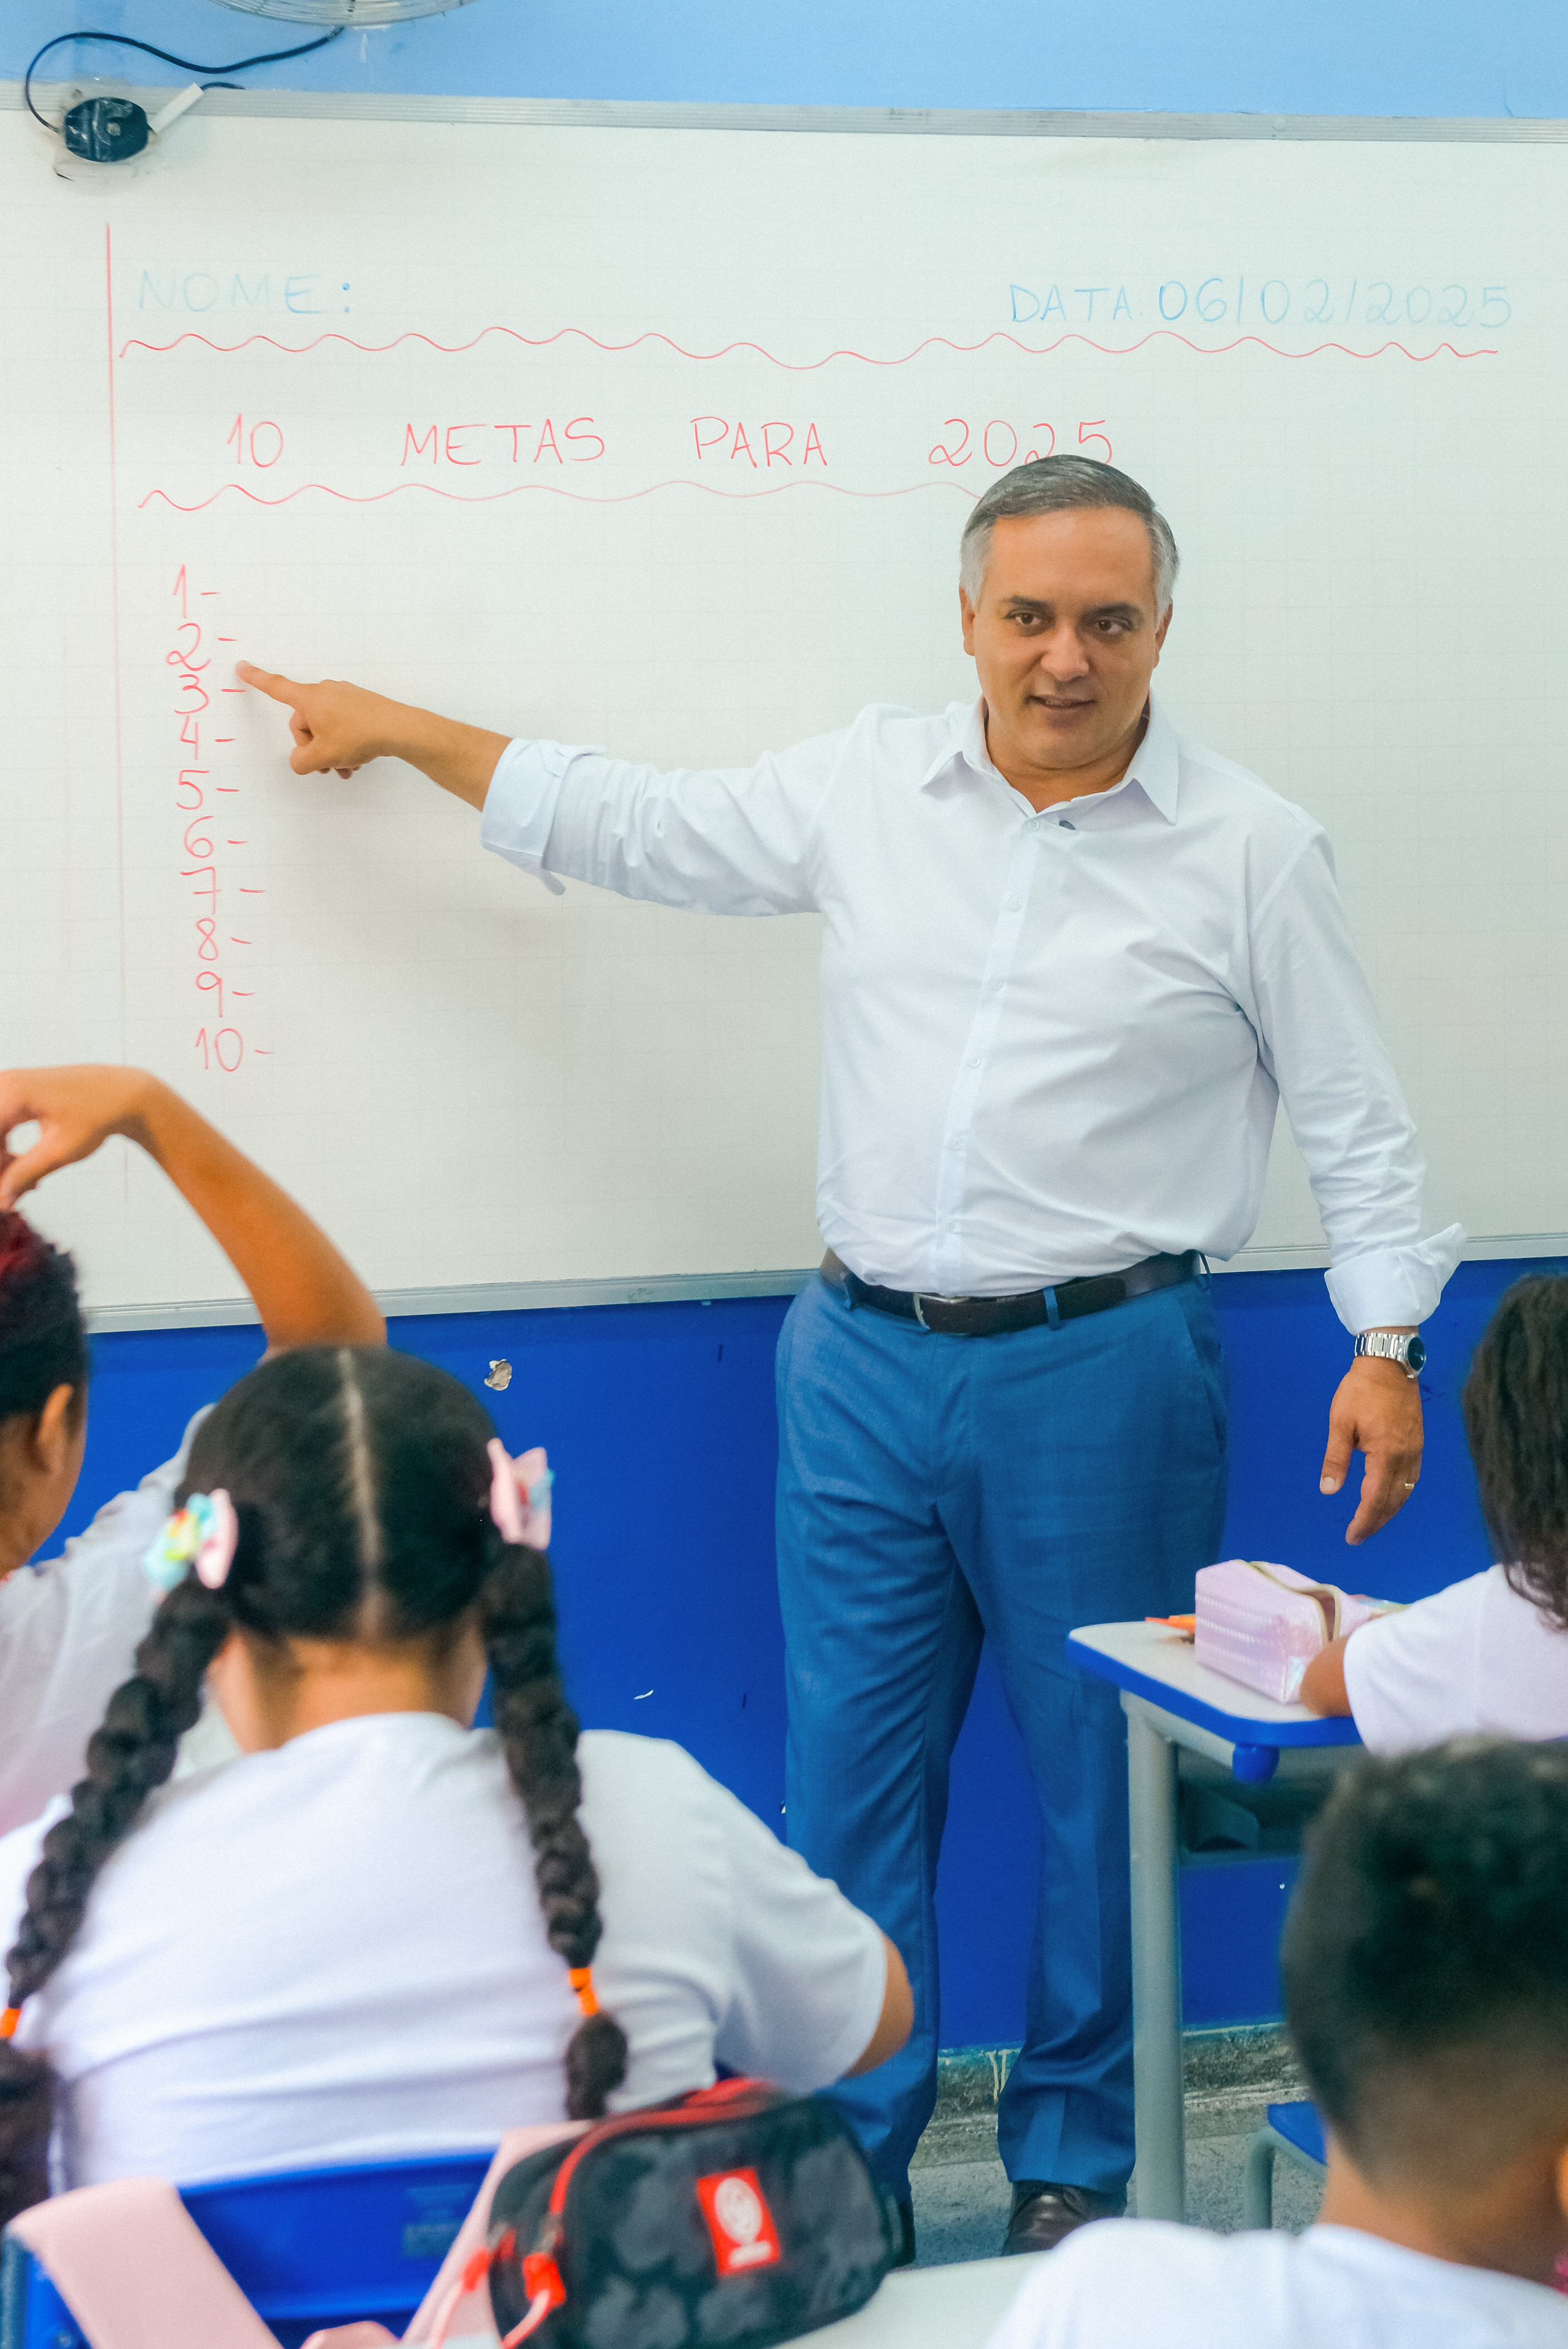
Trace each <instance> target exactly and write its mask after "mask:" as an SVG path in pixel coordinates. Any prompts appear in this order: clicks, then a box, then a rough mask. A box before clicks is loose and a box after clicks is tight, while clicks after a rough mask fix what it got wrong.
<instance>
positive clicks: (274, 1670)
mask: <svg viewBox="0 0 1568 2349" xmlns="http://www.w3.org/2000/svg"><path fill="white" fill-rule="evenodd" d="M487 1446H488V1447H489V1449H488V1450H487ZM492 1454H494V1455H499V1463H498V1462H497V1461H496V1460H495V1459H492V1456H491V1455H492ZM188 1483H189V1484H190V1485H193V1486H195V1487H196V1489H197V1492H198V1493H199V1494H201V1495H207V1496H208V1498H207V1499H205V1500H196V1499H194V1498H193V1500H192V1509H193V1510H195V1511H197V1512H198V1513H199V1514H200V1516H201V1523H200V1525H199V1526H194V1529H193V1530H192V1528H191V1527H189V1526H187V1527H183V1528H176V1530H175V1532H174V1534H172V1535H171V1536H170V1539H169V1541H168V1542H167V1543H166V1545H165V1546H164V1549H163V1550H162V1551H160V1553H159V1554H158V1557H156V1558H155V1561H154V1562H155V1564H158V1565H159V1567H160V1571H164V1572H167V1573H168V1574H169V1576H170V1579H171V1580H172V1581H173V1586H174V1587H173V1588H171V1589H170V1594H169V1596H168V1598H167V1599H165V1600H164V1602H163V1604H162V1606H161V1608H160V1610H159V1614H158V1617H157V1619H156V1621H155V1623H154V1626H153V1630H152V1632H151V1633H150V1637H149V1639H148V1640H147V1641H146V1643H145V1644H144V1646H143V1648H142V1649H141V1651H140V1652H139V1675H138V1678H137V1679H136V1680H134V1681H132V1682H129V1684H128V1686H127V1687H126V1688H124V1689H122V1690H120V1691H119V1692H118V1694H117V1695H116V1697H115V1699H114V1700H113V1702H111V1705H110V1707H109V1712H108V1717H107V1721H106V1725H105V1728H104V1730H102V1731H100V1732H99V1733H98V1735H97V1736H96V1737H95V1738H94V1740H93V1741H92V1744H91V1745H90V1746H89V1748H88V1764H89V1769H90V1771H91V1774H92V1782H91V1784H90V1785H88V1787H87V1788H85V1789H83V1788H78V1789H77V1794H76V1796H75V1799H74V1807H73V1809H72V1810H71V1812H70V1814H69V1815H68V1816H67V1817H65V1818H63V1819H57V1820H56V1821H54V1822H53V1823H51V1822H50V1821H48V1820H45V1821H41V1822H38V1823H36V1825H35V1826H32V1827H31V1828H28V1829H26V1830H23V1831H21V1832H20V1833H18V1834H16V1835H15V1836H12V1837H8V1838H6V1839H5V1841H4V1842H0V1928H3V1927H4V1925H5V1923H6V1922H7V1921H9V1920H12V1919H15V1920H17V1930H16V1940H15V1947H14V1948H13V1949H12V1951H11V1956H10V1959H9V1961H8V1963H9V1966H10V1972H11V1981H12V1986H13V1997H14V1999H15V2001H16V2003H17V2004H18V2005H19V2006H21V2008H22V2013H21V2020H20V2023H19V2026H18V2028H17V2031H16V2036H15V2051H13V2052H12V2053H10V2054H5V2051H0V2104H3V2101H4V2098H5V2093H6V2091H7V2090H9V2091H10V2093H11V2095H12V2096H13V2097H15V2094H16V2091H17V2090H18V2089H26V2085H27V2075H28V2072H29V2067H31V2070H32V2074H33V2076H34V2077H35V2079H36V2076H37V2059H38V2058H39V2057H43V2056H46V2057H47V2059H48V2061H49V2064H50V2065H51V2066H52V2070H53V2074H54V2077H55V2081H56V2083H57V2103H56V2120H57V2136H56V2144H55V2162H54V2174H55V2178H56V2182H57V2184H72V2185H76V2184H83V2183H88V2182H92V2181H94V2180H98V2179H102V2178H112V2177H118V2176H125V2175H128V2174H145V2173H147V2172H149V2171H150V2172H153V2173H155V2174H160V2175H162V2176H166V2177H171V2178H176V2179H178V2180H180V2181H181V2182H187V2181H191V2180H194V2179H197V2178H204V2177H211V2176H215V2175H225V2174H227V2175H235V2174H242V2173H243V2172H246V2171H249V2170H253V2169H259V2168H268V2167H288V2166H294V2165H303V2164H307V2163H310V2162H319V2161H343V2160H355V2159H379V2158H390V2157H394V2156H397V2155H403V2154H416V2153H420V2152H426V2151H438V2150H444V2149H449V2148H454V2147H470V2146H482V2145H484V2144H486V2143H487V2142H493V2141H494V2139H495V2138H496V2137H498V2136H499V2135H500V2131H501V2130H502V2129H503V2128H505V2127H508V2126H509V2125H521V2124H525V2123H528V2122H536V2121H550V2120H559V2119H562V2118H563V2117H566V2116H568V2115H571V2116H592V2115H593V2114H594V2113H597V2112H599V2111H602V2110H603V2109H605V2108H606V2104H607V2102H608V2103H609V2104H611V2105H612V2106H614V2107H617V2108H618V2107H623V2106H628V2105H640V2104H645V2103H647V2102H650V2101H653V2100H655V2099H657V2098H660V2097H664V2096H667V2095H674V2094H676V2093H678V2092H680V2091H681V2090H684V2089H688V2088H693V2087H697V2086H701V2085H707V2083H708V2082H709V2081H711V2080H712V2078H713V2077H714V2067H715V2064H716V2063H722V2064H726V2065H727V2067H729V2068H731V2069H734V2070H742V2071H760V2072H763V2073H765V2074H767V2075H770V2076H772V2077H774V2078H776V2079H778V2080H779V2081H780V2082H781V2083H782V2084H783V2085H787V2086H790V2087H794V2088H797V2089H802V2090H803V2089H809V2088H815V2087H820V2086H822V2085H826V2084H827V2083H828V2082H829V2081H830V2080H832V2079H835V2078H837V2077H838V2076H839V2075H841V2074H842V2073H844V2072H846V2071H849V2070H851V2068H853V2067H854V2066H855V2065H856V2063H857V2059H861V2058H862V2057H867V2056H872V2055H875V2056H876V2057H877V2059H878V2060H880V2055H881V2054H882V2053H887V2052H891V2048H892V2045H893V2044H898V2042H899V2040H901V2039H902V2036H903V2031H904V2030H906V2029H907V2022H906V2021H905V2022H903V2023H902V2025H901V2027H899V2028H898V2029H896V2030H894V2031H893V2032H892V2037H891V2038H889V2036H888V2032H887V2029H886V2028H884V2008H886V2007H887V2005H888V2002H889V1983H890V1981H892V1980H894V1978H895V1977H896V1981H897V1983H899V1984H901V1983H902V1970H901V1969H900V1968H898V1965H897V1961H896V1958H893V1959H892V1960H891V1961H890V1957H889V1952H888V1948H887V1945H886V1944H885V1943H884V1941H883V1940H882V1935H881V1934H880V1933H879V1932H878V1931H877V1930H876V1928H875V1927H874V1926H873V1925H872V1924H871V1922H870V1921H869V1920H867V1919H865V1918H864V1917H862V1916H861V1915H860V1914H859V1912H858V1911H857V1910H855V1909H852V1908H851V1906H850V1904H849V1903H848V1902H847V1901H846V1900H844V1899H842V1897H841V1895H840V1894H839V1893H838V1892H837V1891H836V1889H834V1888H833V1887H832V1886H831V1885H830V1884H825V1883H823V1882H821V1881H820V1880H819V1879H817V1878H814V1877H812V1876H811V1875H810V1872H809V1871H808V1869H807V1868H805V1866H804V1864H803V1863H802V1862H801V1861H800V1860H799V1859H798V1858H797V1857H795V1856H794V1855H793V1854H792V1853H789V1852H788V1851H786V1850H785V1849H784V1848H783V1847H782V1846H780V1845H779V1842H778V1841H777V1839H776V1838H775V1837H773V1836H772V1835H771V1834H769V1831H768V1830H767V1829H766V1828H765V1827H764V1826H761V1825H760V1824H759V1822H758V1821H757V1820H756V1819H755V1818H753V1817H752V1816H751V1815H750V1813H749V1812H748V1811H747V1810H746V1809H745V1808H744V1807H743V1806H741V1805H740V1804H739V1803H738V1802H736V1801H735V1800H734V1798H733V1797H732V1796H730V1795H727V1793H725V1791H724V1790H723V1789H722V1788H721V1787H719V1786H717V1785H715V1784H714V1782H713V1781H712V1780H711V1779H709V1778H707V1776H706V1775H705V1774H704V1773H703V1772H702V1771H701V1770H700V1769H699V1768H698V1767H697V1765H696V1764H695V1763H694V1762H692V1761H691V1760H690V1759H689V1758H688V1757H687V1756H686V1754H683V1753H682V1752H680V1750H679V1749H678V1748H676V1747H675V1746H671V1745H667V1744H661V1743H657V1742H655V1741H654V1740H651V1739H642V1738H633V1737H627V1736H624V1735H619V1734H614V1733H601V1734H598V1735H590V1736H588V1737H585V1738H583V1739H582V1740H581V1741H579V1738H578V1733H577V1723H576V1721H575V1719H574V1717H573V1714H572V1713H571V1712H570V1711H569V1709H568V1707H567V1705H566V1702H565V1698H564V1694H563V1692H562V1685H561V1680H560V1676H559V1672H558V1669H557V1665H556V1661H555V1649H554V1609H553V1601H552V1590H551V1581H550V1570H549V1566H548V1562H547V1560H546V1559H545V1558H544V1557H543V1556H542V1555H541V1554H540V1553H539V1552H538V1551H537V1550H536V1549H534V1548H532V1547H529V1542H528V1533H529V1528H527V1527H526V1526H524V1524H523V1521H522V1509H521V1502H520V1499H519V1495H518V1491H517V1487H516V1485H515V1483H514V1482H513V1481H512V1478H511V1464H506V1463H505V1455H504V1454H502V1453H501V1452H500V1445H499V1444H496V1443H495V1442H494V1439H493V1437H492V1436H491V1433H490V1423H489V1421H488V1419H487V1417H486V1415H485V1413H484V1412H483V1410H482V1409H481V1407H480V1404H479V1403H478V1402H476V1401H475V1400H474V1399H473V1397H472V1396H471V1395H469V1393H468V1392H467V1391H466V1390H465V1389H463V1388H462V1387H460V1386H459V1384H458V1382H457V1381H455V1380H452V1379H449V1378H448V1377H447V1376H446V1375H445V1373H443V1372H440V1371H435V1370H433V1369H431V1368H430V1367H429V1366H428V1364H425V1363H421V1362H417V1361H411V1360H410V1359H409V1358H407V1356H400V1355H391V1354H387V1353H385V1352H381V1351H379V1350H354V1351H351V1350H334V1351H326V1350H318V1351H313V1352H298V1353H294V1354H293V1355H290V1356H288V1357H286V1358H284V1359H282V1360H279V1361H273V1362H269V1363H266V1364H263V1367H262V1368H261V1369H260V1370H259V1371H255V1372H253V1374H252V1375H251V1377H250V1378H249V1379H247V1380H244V1381H242V1382H241V1384H240V1386H239V1387H237V1388H235V1389H234V1390H232V1392H231V1393H230V1395H228V1396H227V1397H225V1399H224V1400H223V1402H222V1403H220V1404H219V1405H217V1406H216V1408H215V1409H214V1410H213V1412H212V1413H211V1416H210V1417H209V1418H208V1419H207V1420H206V1421H204V1422H203V1423H202V1425H201V1428H200V1430H199V1431H198V1433H197V1435H196V1437H195V1440H194V1443H193V1446H192V1453H191V1468H190V1471H189V1476H188ZM510 1519H515V1523H509V1520H510ZM196 1534H201V1536H202V1537H203V1539H202V1546H201V1549H200V1551H199V1552H198V1553H197V1557H196V1564H195V1568H194V1570H191V1568H190V1567H189V1563H188V1561H189V1552H190V1548H191V1540H193V1539H194V1538H195V1536H196ZM487 1661H488V1663H489V1666H490V1670H491V1671H492V1673H493V1675H494V1685H495V1713H496V1720H497V1723H498V1728H497V1730H496V1731H495V1732H494V1733H477V1734H476V1733H473V1732H471V1731H470V1730H469V1729H468V1727H467V1726H466V1723H467V1721H468V1719H469V1717H470V1716H471V1713H472V1710H473V1706H474V1703H475V1702H476V1700H477V1697H478V1694H479V1691H480V1685H481V1682H482V1680H483V1676H484V1671H485V1668H486V1664H487ZM204 1674H205V1675H207V1676H208V1677H210V1678H211V1682H213V1684H214V1686H215V1688H216V1692H217V1693H218V1696H219V1699H220V1701H221V1702H222V1705H223V1707H224V1711H225V1713H227V1715H228V1717H229V1719H230V1722H231V1723H232V1726H233V1727H234V1729H235V1732H236V1734H237V1735H238V1737H239V1739H240V1742H241V1744H242V1745H243V1746H244V1747H246V1748H247V1752H246V1754H245V1755H244V1757H243V1758H242V1759H241V1760H238V1761H236V1762H232V1763H230V1764H227V1765H226V1766H225V1767H224V1768H222V1769H221V1770H217V1771H213V1772H211V1773H209V1774H206V1775H197V1776H194V1777H191V1778H189V1779H186V1780H183V1781H181V1783H179V1784H177V1785H167V1786H165V1787H164V1788H163V1790H162V1791H161V1792H160V1793H157V1794H155V1795H153V1796H152V1797H151V1799H150V1801H146V1802H144V1801H143V1800H142V1798H141V1795H140V1792H139V1789H140V1785H142V1784H143V1783H145V1781H146V1779H147V1777H148V1776H149V1775H152V1776H153V1777H154V1778H156V1776H157V1775H158V1774H159V1772H160V1770H161V1769H163V1768H164V1767H166V1762H167V1760H171V1758H172V1753H173V1744H172V1742H171V1741H172V1740H173V1738H174V1737H175V1736H177V1735H178V1733H179V1731H180V1728H181V1724H182V1723H183V1722H184V1720H185V1719H186V1718H187V1717H188V1716H190V1715H192V1714H193V1713H194V1710H195V1708H196V1705H197V1704H198V1702H199V1701H200V1692H201V1682H202V1679H203V1675H204ZM580 1773H581V1791H580V1775H579V1774H580ZM40 1849H41V1850H42V1852H43V1854H44V1866H43V1868H42V1869H38V1870H36V1862H37V1860H38V1857H39V1852H40ZM35 1871H36V1872H35ZM601 1930H603V1940H602V1941H601V1939H600V1935H601ZM590 1968H591V1969H592V1971H589V1970H590ZM569 1969H573V1970H574V1971H572V1972H570V1973H569V1971H568V1970H569ZM903 1996H906V1993H903V1992H902V1991H901V1992H898V1994H897V1995H895V1996H894V1997H893V1999H892V2007H893V2009H894V2010H897V2011H898V2012H899V2013H902V2011H903V2010H902V2005H901V1999H902V1998H903ZM600 2000H602V2001H603V2006H602V2009H599V2011H595V2009H596V2007H597V2002H599V2001H600ZM612 2018H613V2019H612ZM883 2041H885V2042H886V2044H885V2045H884V2044H882V2042H883ZM7 2064H9V2065H10V2066H11V2067H12V2072H11V2075H7V2073H6V2069H5V2067H6V2065H7ZM4 2155H5V2144H4V2125H3V2122H0V2166H3V2160H4ZM13 2158H15V2157H13ZM36 2182H37V2183H38V2184H41V2180H40V2181H36ZM35 2190H36V2189H35Z"/></svg>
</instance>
